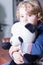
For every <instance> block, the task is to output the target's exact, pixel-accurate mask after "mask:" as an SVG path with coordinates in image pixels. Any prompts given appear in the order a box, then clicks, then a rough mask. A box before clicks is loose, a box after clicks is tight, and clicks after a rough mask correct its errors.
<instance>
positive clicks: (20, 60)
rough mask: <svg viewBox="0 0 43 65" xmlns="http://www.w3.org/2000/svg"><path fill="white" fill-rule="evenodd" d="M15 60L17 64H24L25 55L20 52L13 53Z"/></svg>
mask: <svg viewBox="0 0 43 65" xmlns="http://www.w3.org/2000/svg"><path fill="white" fill-rule="evenodd" d="M13 58H14V59H13V60H14V62H15V63H16V64H23V63H24V61H23V54H22V53H20V52H14V53H13Z"/></svg>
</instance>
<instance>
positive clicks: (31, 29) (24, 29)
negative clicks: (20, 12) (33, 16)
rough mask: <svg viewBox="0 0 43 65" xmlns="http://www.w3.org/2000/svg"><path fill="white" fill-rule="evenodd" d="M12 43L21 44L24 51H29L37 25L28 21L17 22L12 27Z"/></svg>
mask: <svg viewBox="0 0 43 65" xmlns="http://www.w3.org/2000/svg"><path fill="white" fill-rule="evenodd" d="M11 34H12V36H11V39H10V43H11V45H14V46H20V48H21V50H22V52H24V54H25V53H28V48H29V45H30V43H31V42H33V41H34V39H35V36H36V34H35V26H34V25H32V24H30V23H26V22H17V23H15V24H14V25H13V26H12V29H11Z"/></svg>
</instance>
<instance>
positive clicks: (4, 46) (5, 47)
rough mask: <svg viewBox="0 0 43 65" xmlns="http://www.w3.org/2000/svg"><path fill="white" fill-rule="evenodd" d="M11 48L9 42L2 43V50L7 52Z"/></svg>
mask: <svg viewBox="0 0 43 65" xmlns="http://www.w3.org/2000/svg"><path fill="white" fill-rule="evenodd" d="M10 47H11V44H10V42H2V48H3V49H5V50H8V49H9V48H10Z"/></svg>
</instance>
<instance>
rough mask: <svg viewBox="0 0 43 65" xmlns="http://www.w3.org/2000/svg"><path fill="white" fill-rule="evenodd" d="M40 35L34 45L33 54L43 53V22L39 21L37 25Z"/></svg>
mask: <svg viewBox="0 0 43 65" xmlns="http://www.w3.org/2000/svg"><path fill="white" fill-rule="evenodd" d="M37 30H38V35H37V38H36V40H35V42H34V43H33V45H32V49H31V53H30V54H33V55H43V24H41V23H39V24H38V26H37Z"/></svg>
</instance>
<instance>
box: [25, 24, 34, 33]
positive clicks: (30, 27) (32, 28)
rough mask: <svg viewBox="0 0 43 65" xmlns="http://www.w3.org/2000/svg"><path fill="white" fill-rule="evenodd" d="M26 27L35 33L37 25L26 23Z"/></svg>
mask: <svg viewBox="0 0 43 65" xmlns="http://www.w3.org/2000/svg"><path fill="white" fill-rule="evenodd" d="M25 27H26V28H27V29H28V30H29V31H30V32H31V33H34V32H35V26H34V25H32V24H30V23H28V24H26V25H25Z"/></svg>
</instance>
